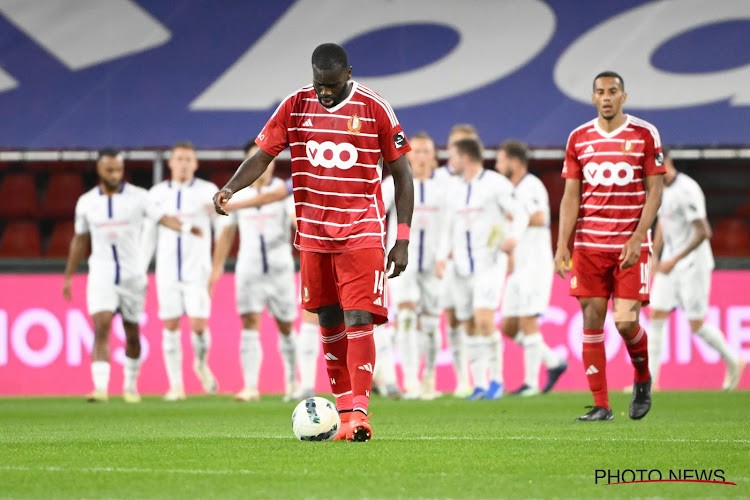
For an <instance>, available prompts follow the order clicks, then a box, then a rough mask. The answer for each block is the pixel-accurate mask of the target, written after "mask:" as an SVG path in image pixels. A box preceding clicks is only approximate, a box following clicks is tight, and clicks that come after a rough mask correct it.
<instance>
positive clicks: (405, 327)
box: [396, 309, 419, 391]
mask: <svg viewBox="0 0 750 500" xmlns="http://www.w3.org/2000/svg"><path fill="white" fill-rule="evenodd" d="M396 339H397V341H398V350H399V353H400V354H401V369H402V371H403V374H404V389H406V390H407V391H411V390H415V389H416V387H417V385H418V384H419V380H418V379H417V371H418V370H419V357H418V356H419V350H418V343H417V313H416V311H413V310H411V309H399V311H398V326H397V333H396Z"/></svg>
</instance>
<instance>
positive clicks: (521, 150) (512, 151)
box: [500, 139, 529, 165]
mask: <svg viewBox="0 0 750 500" xmlns="http://www.w3.org/2000/svg"><path fill="white" fill-rule="evenodd" d="M500 149H501V150H502V151H503V152H505V155H506V156H507V157H508V158H516V159H517V160H519V161H520V162H521V164H522V165H528V164H529V148H528V147H527V146H526V144H524V143H523V142H521V141H518V140H516V139H509V140H507V141H505V142H503V143H502V144H501V145H500Z"/></svg>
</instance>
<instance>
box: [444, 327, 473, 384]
mask: <svg viewBox="0 0 750 500" xmlns="http://www.w3.org/2000/svg"><path fill="white" fill-rule="evenodd" d="M467 339H468V336H467V335H466V332H465V331H464V329H463V327H462V326H460V325H459V326H457V327H456V328H451V327H448V345H449V347H450V349H451V354H452V355H453V367H454V369H455V370H456V382H457V383H458V385H463V384H468V383H469V366H468V363H467V360H466V358H467V357H468V353H467V352H465V344H464V343H465V341H466V340H467ZM466 350H468V348H466Z"/></svg>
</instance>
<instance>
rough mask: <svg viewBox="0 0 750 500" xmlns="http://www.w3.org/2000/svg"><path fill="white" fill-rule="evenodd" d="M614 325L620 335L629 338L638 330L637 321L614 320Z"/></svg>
mask: <svg viewBox="0 0 750 500" xmlns="http://www.w3.org/2000/svg"><path fill="white" fill-rule="evenodd" d="M615 326H616V327H617V331H618V332H620V335H621V336H622V337H625V338H630V337H632V336H633V335H634V334H635V333H636V331H637V330H638V321H615Z"/></svg>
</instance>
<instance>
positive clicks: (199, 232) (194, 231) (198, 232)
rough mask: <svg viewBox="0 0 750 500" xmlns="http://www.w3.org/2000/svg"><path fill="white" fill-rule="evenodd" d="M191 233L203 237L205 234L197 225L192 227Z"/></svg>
mask: <svg viewBox="0 0 750 500" xmlns="http://www.w3.org/2000/svg"><path fill="white" fill-rule="evenodd" d="M190 234H192V235H195V236H199V237H202V236H203V230H202V229H201V228H199V227H197V226H192V227H191V228H190Z"/></svg>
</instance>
